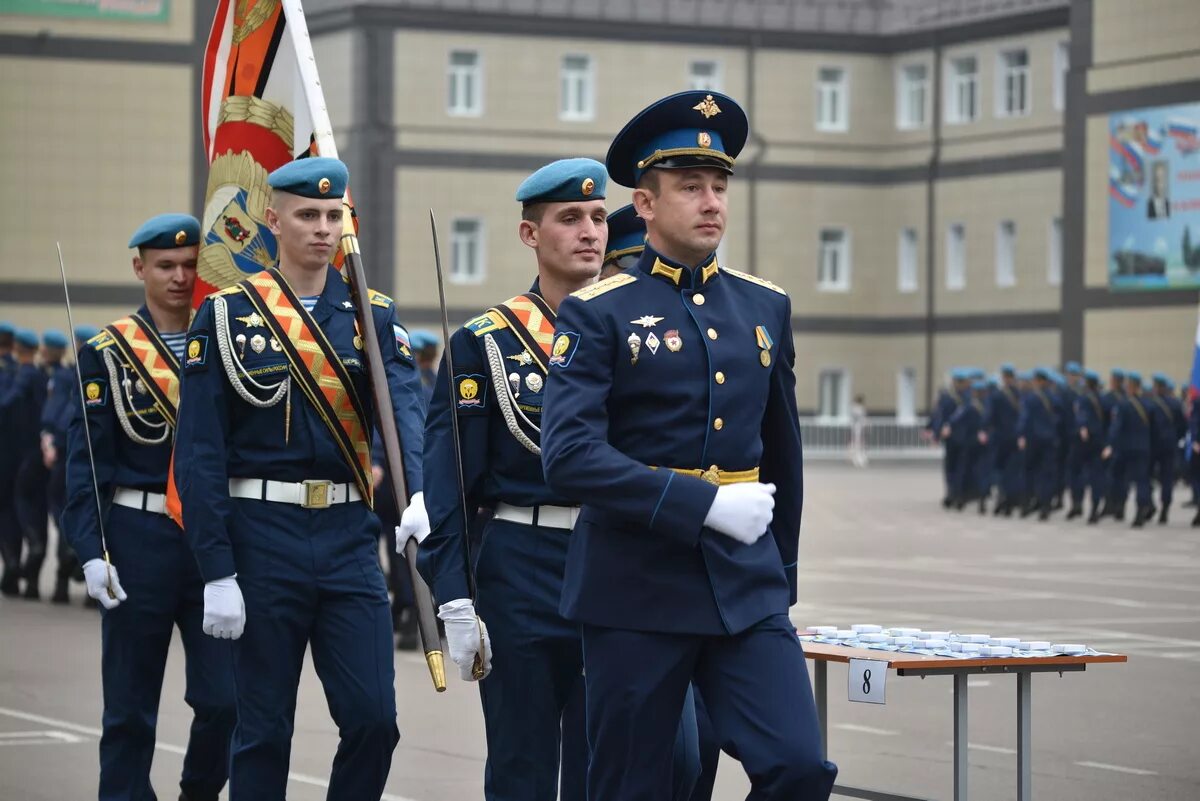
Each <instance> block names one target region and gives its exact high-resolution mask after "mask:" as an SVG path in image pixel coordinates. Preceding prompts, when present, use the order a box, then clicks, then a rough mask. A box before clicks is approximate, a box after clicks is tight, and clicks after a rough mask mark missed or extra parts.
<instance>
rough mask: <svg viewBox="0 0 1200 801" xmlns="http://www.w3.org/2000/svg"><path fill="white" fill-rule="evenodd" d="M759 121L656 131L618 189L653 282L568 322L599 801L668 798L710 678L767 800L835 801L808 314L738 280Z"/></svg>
mask: <svg viewBox="0 0 1200 801" xmlns="http://www.w3.org/2000/svg"><path fill="white" fill-rule="evenodd" d="M746 135H747V121H746V116H745V113H744V112H743V111H742V109H741V108H740V107H739V106H738V104H737V103H735V102H734V101H733V100H732V99H731V98H729V97H726V96H725V95H721V94H718V93H716V92H712V93H705V92H683V93H680V94H676V95H672V96H670V97H667V98H664V99H663V100H660V101H658V102H656V103H654V104H652V105H651V106H649V107H648V108H646V109H645V110H643V111H642V112H640V113H639V114H638V115H637V116H636V117H635V118H634V119H633V120H632V121H631V122H630V123H629V124H628V125H626V126H625V128H624V129H623V130H622V131H621V133H619V134H618V135H617V137H616V139H615V140H614V141H613V143H612V146H611V147H610V149H609V152H608V158H607V163H608V164H607V166H608V170H609V175H610V177H611V178H612V179H613V180H615V181H616V182H618V183H620V184H623V185H625V186H629V187H633V188H635V191H634V206H635V208H636V209H637V212H638V215H639V216H640V217H642V218H643V219H644V220H645V221H646V228H647V231H648V239H647V244H646V248H645V250H644V251H643V253H642V255H641V257H640V258H639V260H638V262H637V264H636V265H635V266H634V267H633V268H631V269H629V270H628V271H626V272H623V273H620V274H618V275H616V276H613V277H612V278H609V279H607V280H606V281H602V282H600V283H598V284H596V285H594V286H592V287H588V288H585V289H583V290H580V291H579V292H576V293H574V294H573V295H571V296H570V297H568V298H567V299H566V300H564V301H563V303H562V305H561V306H560V307H559V317H558V321H557V325H556V329H555V339H554V345H553V349H552V351H551V356H550V376H549V379H548V382H547V397H546V404H545V412H544V414H543V439H542V443H543V463H544V468H545V472H546V479H547V481H548V483H549V485H550V488H551V489H552V490H554V491H555V492H557V493H559V494H561V495H563V496H565V497H572V498H580V499H582V500H583V507H582V510H581V512H580V517H579V520H578V522H577V523H576V525H575V530H574V532H573V534H572V537H571V542H570V547H569V550H568V555H567V570H566V578H565V581H564V587H563V598H562V603H561V609H562V612H563V614H564V615H566V616H567V617H568V618H570V619H572V620H575V621H577V622H579V623H581V624H582V625H583V644H584V667H585V675H586V679H587V705H588V714H587V725H588V738H589V741H590V743H591V746H592V762H591V766H590V769H589V773H588V798H589V799H590V801H618V799H619V801H642V800H643V799H662V798H666V797H668V795H669V784H670V757H671V750H672V740H673V737H672V735H673V733H674V731H675V729H676V726H677V724H678V721H679V714H680V710H681V708H682V706H683V704H684V699H685V697H686V694H687V689H688V686H689V683H690V682H692V681H693V680H695V683H696V686H697V688H698V689H699V690H700V692H701V694H702V695H703V697H704V700H705V702H706V704H707V707H708V713H709V716H710V717H711V719H712V723H713V728H714V730H715V732H716V735H717V738H718V739H719V741H720V742H721V743H722V746H723V747H725V748H726V750H730V751H732V752H734V753H736V754H737V755H738V758H739V759H740V760H741V762H742V764H743V766H744V767H745V769H746V772H747V774H748V775H749V777H750V782H751V785H752V788H753V789H752V791H751V796H752V797H754V798H759V799H779V800H780V801H782V800H783V799H788V801H796V800H797V799H824V798H827V797H828V796H829V793H830V791H831V788H832V785H833V781H834V777H835V775H836V772H837V769H836V767H835V766H834V765H832V764H830V763H828V762H826V761H825V760H824V758H823V756H822V748H821V741H820V735H819V733H818V729H817V719H816V711H815V707H814V703H813V697H812V693H811V690H810V687H809V681H808V674H807V670H806V668H805V664H804V654H803V652H802V651H801V647H800V642H799V640H798V638H797V637H796V633H795V628H794V627H793V626H792V624H791V623H790V621H789V620H788V617H787V611H788V607H789V605H790V604H791V603H792V602H794V601H795V600H796V561H797V551H798V545H799V542H798V536H799V529H800V510H801V506H802V486H803V485H802V460H801V443H800V431H799V424H798V421H797V413H796V401H795V378H794V374H793V362H794V358H795V356H794V348H793V343H792V332H791V304H790V302H789V300H788V297H787V295H786V294H785V293H784V292H783V290H781V289H780V288H778V287H776V286H775V285H773V284H771V283H769V282H767V281H764V280H762V279H759V278H755V277H753V276H750V275H746V274H743V273H737V272H734V271H731V270H727V269H724V268H721V267H720V266H719V265H718V264H717V261H716V256H715V253H716V250H717V246H718V245H719V244H720V241H721V237H722V235H723V233H724V230H725V220H726V189H727V184H728V180H729V175H730V174H731V173H732V169H733V164H734V158H735V157H736V156H737V154H738V153H739V151H740V150H741V148H742V146H743V144H744V143H745V140H746Z"/></svg>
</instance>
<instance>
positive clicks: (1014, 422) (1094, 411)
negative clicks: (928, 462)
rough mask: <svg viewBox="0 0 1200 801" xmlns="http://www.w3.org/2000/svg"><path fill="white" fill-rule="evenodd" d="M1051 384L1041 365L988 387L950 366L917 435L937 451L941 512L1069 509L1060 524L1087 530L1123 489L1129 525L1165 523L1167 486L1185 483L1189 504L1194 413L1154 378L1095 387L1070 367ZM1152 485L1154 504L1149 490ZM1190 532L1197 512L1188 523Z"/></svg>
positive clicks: (1199, 468) (1198, 480) (1110, 512)
mask: <svg viewBox="0 0 1200 801" xmlns="http://www.w3.org/2000/svg"><path fill="white" fill-rule="evenodd" d="M1064 372H1065V373H1066V375H1065V376H1064V375H1062V374H1060V373H1059V372H1057V371H1056V370H1053V369H1050V368H1048V367H1038V368H1035V369H1033V370H1031V371H1027V372H1018V371H1017V370H1016V369H1015V368H1014V367H1013V365H1011V364H1004V365H1002V366H1001V367H1000V374H999V376H998V377H992V378H990V379H989V378H988V377H987V376H986V374H985V373H984V371H983V370H980V369H975V368H956V369H954V370H952V371H951V374H950V381H949V383H948V385H947V386H946V387H945V388H944V389H942V391H941V392H940V393H939V395H938V399H937V403H936V405H935V407H934V410H933V413H932V414H931V415H930V418H929V426H928V428H929V434H930V436H931V437H933V438H935V439H937V440H939V441H940V442H942V443H943V444H944V446H945V456H944V464H943V467H944V472H945V480H946V494H945V497H944V498H943V499H942V506H943V507H945V508H947V509H957V510H961V509H963V508H964V507H966V506H967V505H968V504H971V503H977V504H978V508H979V513H980V514H985V513H986V512H987V501H988V499H989V498H990V497H991V496H992V493H993V490H994V491H995V505H994V507H993V509H992V513H993V514H995V515H1004V516H1005V517H1010V516H1012V514H1013V513H1014V512H1017V513H1019V514H1020V515H1021V517H1028V516H1030V515H1032V514H1034V513H1037V516H1038V519H1039V520H1048V519H1049V518H1050V515H1051V513H1052V512H1054V511H1056V510H1059V509H1062V508H1063V507H1064V505H1065V504H1064V496H1066V498H1067V499H1068V500H1069V502H1070V506H1069V507H1067V508H1068V511H1067V519H1068V520H1072V519H1074V518H1077V517H1082V516H1083V515H1084V511H1085V510H1084V498H1085V496H1086V495H1087V494H1089V493H1090V495H1091V506H1090V509H1089V510H1088V513H1087V522H1088V523H1092V524H1094V523H1098V522H1100V520H1101V519H1102V518H1104V517H1106V516H1109V517H1112V518H1113V519H1114V520H1124V519H1125V507H1126V503H1127V500H1128V497H1129V492H1130V487H1131V486H1132V487H1133V489H1134V498H1135V502H1136V508H1135V512H1134V516H1133V527H1134V528H1141V527H1142V526H1144V525H1145V524H1146V523H1147V522H1148V521H1151V520H1153V519H1154V518H1155V515H1157V517H1158V522H1159V523H1163V524H1165V523H1166V522H1167V517H1168V513H1169V510H1170V508H1171V501H1172V498H1173V495H1174V489H1175V484H1176V482H1177V481H1178V479H1179V478H1180V477H1181V476H1186V477H1187V479H1188V482H1189V483H1190V484H1191V487H1192V501H1191V503H1190V504H1189V505H1193V506H1194V505H1195V503H1196V499H1197V497H1200V458H1197V455H1198V454H1200V403H1192V402H1191V401H1190V400H1189V398H1188V393H1187V388H1186V387H1184V388H1183V390H1182V391H1181V392H1178V393H1177V391H1176V387H1175V384H1174V382H1172V381H1171V379H1170V378H1168V377H1167V376H1166V375H1163V374H1162V373H1155V374H1154V375H1153V376H1152V377H1151V379H1150V381H1148V382H1146V381H1143V378H1142V375H1141V374H1140V373H1137V372H1134V371H1126V370H1120V369H1114V370H1113V371H1112V372H1111V373H1110V374H1109V380H1108V387H1107V389H1106V388H1105V387H1104V386H1103V383H1102V379H1101V377H1100V374H1099V373H1097V372H1096V371H1095V370H1085V369H1084V368H1083V367H1081V366H1080V365H1079V364H1077V363H1076V362H1070V363H1068V364H1067V366H1066V368H1065V370H1064ZM1152 482H1157V484H1158V504H1157V506H1156V505H1155V499H1154V496H1153V493H1152V491H1151V483H1152ZM1192 526H1194V527H1200V507H1198V511H1197V513H1196V515H1195V517H1194V518H1193V519H1192Z"/></svg>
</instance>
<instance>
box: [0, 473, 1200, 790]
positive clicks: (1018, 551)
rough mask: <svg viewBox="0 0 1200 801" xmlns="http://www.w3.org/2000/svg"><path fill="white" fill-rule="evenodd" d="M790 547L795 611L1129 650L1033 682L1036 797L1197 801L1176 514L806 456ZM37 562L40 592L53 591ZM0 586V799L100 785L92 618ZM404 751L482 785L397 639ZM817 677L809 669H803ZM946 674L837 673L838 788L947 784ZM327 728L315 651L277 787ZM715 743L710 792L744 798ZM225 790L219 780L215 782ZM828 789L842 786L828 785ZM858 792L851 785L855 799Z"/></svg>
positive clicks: (1010, 743) (158, 776)
mask: <svg viewBox="0 0 1200 801" xmlns="http://www.w3.org/2000/svg"><path fill="white" fill-rule="evenodd" d="M805 479H806V480H805V488H806V500H805V510H804V530H803V533H802V539H801V546H800V603H799V604H798V605H797V606H796V607H794V608H793V609H792V618H793V620H794V621H795V622H796V623H797V625H799V626H805V625H838V626H840V627H843V628H847V627H849V626H850V625H851V624H855V623H878V624H880V625H884V626H914V627H919V628H924V629H927V630H929V629H939V630H940V629H950V630H954V631H958V632H963V633H966V632H968V631H969V632H971V633H987V634H991V635H993V636H1017V637H1021V638H1022V639H1039V640H1052V641H1054V642H1073V643H1086V644H1087V645H1090V646H1092V647H1093V648H1096V649H1099V650H1102V651H1115V652H1119V653H1124V654H1128V655H1129V662H1128V663H1127V664H1117V665H1096V666H1093V667H1092V668H1089V669H1088V670H1087V671H1086V672H1083V673H1074V674H1071V673H1068V674H1065V675H1063V676H1060V675H1059V674H1057V673H1048V674H1039V675H1035V676H1034V678H1033V749H1034V755H1033V797H1034V798H1035V799H1042V800H1044V801H1077V800H1078V801H1082V800H1083V799H1088V800H1089V801H1096V800H1097V799H1113V801H1117V800H1118V799H1119V800H1120V801H1129V800H1131V799H1137V800H1138V801H1143V800H1146V801H1149V800H1150V799H1154V800H1155V801H1158V800H1160V799H1161V800H1162V801H1170V800H1171V799H1179V801H1184V800H1185V799H1186V800H1187V801H1191V800H1192V799H1196V798H1200V759H1198V758H1197V757H1198V756H1200V745H1198V742H1200V529H1192V528H1191V527H1190V526H1189V523H1190V521H1191V516H1192V511H1191V510H1186V509H1179V508H1176V509H1175V510H1174V515H1173V518H1174V519H1173V520H1172V521H1171V522H1170V523H1169V524H1168V525H1166V526H1159V525H1157V524H1156V523H1155V524H1150V525H1147V526H1146V527H1145V528H1144V529H1141V530H1131V529H1130V528H1129V525H1128V522H1126V523H1124V524H1118V523H1115V522H1113V521H1111V520H1106V521H1105V522H1104V523H1103V524H1101V525H1099V526H1086V525H1084V524H1083V523H1082V521H1080V520H1075V521H1071V522H1067V521H1065V520H1064V519H1063V515H1062V514H1061V513H1060V514H1058V515H1056V516H1055V517H1054V518H1053V519H1052V520H1051V521H1049V522H1047V523H1038V522H1036V521H1035V519H1033V518H1030V519H1027V520H1020V519H1016V518H1013V519H1004V518H994V517H992V516H990V515H989V516H986V517H981V516H980V515H979V514H978V513H977V512H976V511H975V510H974V509H971V510H969V511H963V512H947V511H945V510H943V509H942V508H941V507H940V505H939V503H938V500H939V499H940V497H941V479H940V474H939V472H938V469H937V467H936V466H935V465H934V464H932V463H915V464H912V463H910V464H886V463H873V464H872V465H871V466H870V467H869V468H867V469H864V470H855V469H853V468H851V467H849V466H848V465H847V466H843V465H841V464H832V463H810V464H809V466H808V469H807V474H806V477H805ZM52 575H53V566H52V564H51V565H47V570H46V574H45V576H44V579H43V587H42V590H43V593H44V594H46V595H48V594H49V591H50V589H51V587H50V581H51V580H52ZM72 593H73V597H72V604H71V605H70V606H69V607H58V606H51V605H50V604H49V603H46V602H42V603H34V602H30V601H22V600H11V599H3V600H0V801H42V800H43V799H44V800H45V801H63V800H64V799H87V798H95V797H96V778H97V764H98V757H97V742H98V737H99V734H100V730H99V727H100V713H101V696H100V627H99V615H98V614H97V613H96V612H94V611H89V610H87V609H84V608H83V607H82V606H81V603H80V601H81V599H82V589H81V585H73V586H72ZM178 646H179V643H178V639H177V638H176V641H175V642H174V643H173V647H172V652H171V657H170V662H169V664H168V666H167V677H166V681H165V683H164V688H163V698H162V706H161V710H160V714H159V721H158V746H157V751H156V753H155V758H154V766H153V779H154V784H155V787H156V789H157V792H158V796H159V798H160V799H171V800H172V801H173V799H175V797H176V796H177V794H178V785H177V783H178V779H179V772H180V766H181V764H182V754H183V746H185V745H186V742H187V730H188V724H189V721H190V718H189V714H188V709H187V707H186V705H185V704H184V702H183V661H182V651H181V649H180V648H179V647H178ZM395 658H396V698H397V703H398V706H399V726H400V731H401V741H400V745H399V746H398V747H397V749H396V753H395V757H394V760H393V762H392V771H391V776H390V779H389V781H388V788H387V795H386V796H385V798H386V799H390V801H475V800H476V799H482V797H483V792H482V778H483V768H484V758H485V754H486V748H485V744H484V736H483V723H482V716H481V713H480V708H479V700H478V694H477V691H476V689H475V688H474V687H473V686H471V685H468V684H464V683H463V682H461V681H459V680H458V679H457V677H456V676H452V677H451V679H450V682H449V683H450V687H449V689H448V691H447V692H445V693H443V694H440V695H438V694H435V693H434V691H433V689H432V686H431V684H430V681H429V676H428V673H427V671H426V669H425V664H424V660H423V658H422V657H421V656H419V655H415V654H408V653H397V654H396V657H395ZM810 672H811V671H810ZM951 688H952V681H951V679H950V678H948V677H930V678H926V679H920V678H914V677H898V676H896V675H895V674H893V675H891V676H890V677H889V678H888V683H887V687H886V694H887V703H886V704H885V705H883V706H870V705H865V704H858V703H850V702H849V701H848V700H847V673H846V668H845V666H842V665H833V666H831V667H830V669H829V699H830V703H829V725H830V728H829V733H830V758H831V759H833V760H834V761H836V762H837V763H838V764H839V766H840V769H841V773H840V776H839V779H838V781H839V784H842V785H846V786H850V787H855V788H870V789H872V790H876V791H885V792H888V793H893V794H897V795H903V796H910V797H914V798H921V799H939V800H941V799H947V800H948V799H951V798H952V797H953V792H952V778H953V770H952V763H951V748H950V743H951V740H952V738H953V717H952V694H951V692H952V690H951ZM969 696H970V717H969V725H970V729H969V743H970V750H969V755H970V795H969V797H970V798H972V799H989V800H992V799H1014V798H1016V793H1017V790H1016V717H1017V704H1016V679H1015V678H1014V677H1012V676H1004V675H996V676H986V677H973V678H972V679H971V681H970V689H969ZM336 746H337V731H336V729H335V727H334V726H333V724H332V722H331V721H330V719H329V715H328V712H327V708H326V704H325V699H324V696H323V694H322V691H321V687H320V684H319V683H318V681H317V680H316V676H315V674H314V672H313V670H312V666H311V663H310V664H309V665H307V666H306V669H305V672H304V676H303V681H302V683H301V686H300V695H299V708H298V711H297V718H296V730H295V738H294V740H293V744H292V761H291V769H292V775H291V781H290V782H289V787H288V798H290V799H295V800H296V801H307V800H308V799H322V798H325V793H326V781H327V779H328V776H329V766H330V763H331V760H332V758H333V753H334V750H335V748H336ZM747 788H748V784H747V782H746V780H745V778H744V776H743V774H742V772H741V770H740V766H739V765H738V764H737V763H736V762H733V761H731V760H729V759H727V758H723V760H722V764H721V768H720V770H719V772H718V776H717V784H716V792H715V793H714V798H716V799H720V801H725V799H739V798H744V797H745V794H746V790H747ZM222 797H224V796H222ZM839 797H840V796H839ZM851 797H853V796H851Z"/></svg>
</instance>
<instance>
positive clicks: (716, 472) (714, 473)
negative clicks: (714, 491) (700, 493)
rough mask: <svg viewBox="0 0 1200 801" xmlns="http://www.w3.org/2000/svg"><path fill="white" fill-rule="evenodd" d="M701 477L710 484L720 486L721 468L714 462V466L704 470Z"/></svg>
mask: <svg viewBox="0 0 1200 801" xmlns="http://www.w3.org/2000/svg"><path fill="white" fill-rule="evenodd" d="M700 478H702V479H704V480H705V481H707V482H708V483H709V484H715V485H717V486H720V485H721V468H719V467H717V466H716V465H715V464H714V465H713V466H712V467H710V468H708V469H707V470H705V471H704V472H702V473H701V474H700Z"/></svg>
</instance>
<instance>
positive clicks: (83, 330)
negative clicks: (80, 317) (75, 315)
mask: <svg viewBox="0 0 1200 801" xmlns="http://www.w3.org/2000/svg"><path fill="white" fill-rule="evenodd" d="M99 333H100V329H99V328H97V327H96V326H94V325H77V326H75V338H76V339H78V340H82V341H83V342H87V341H88V340H89V339H91V338H92V337H94V336H96V334H99Z"/></svg>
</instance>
